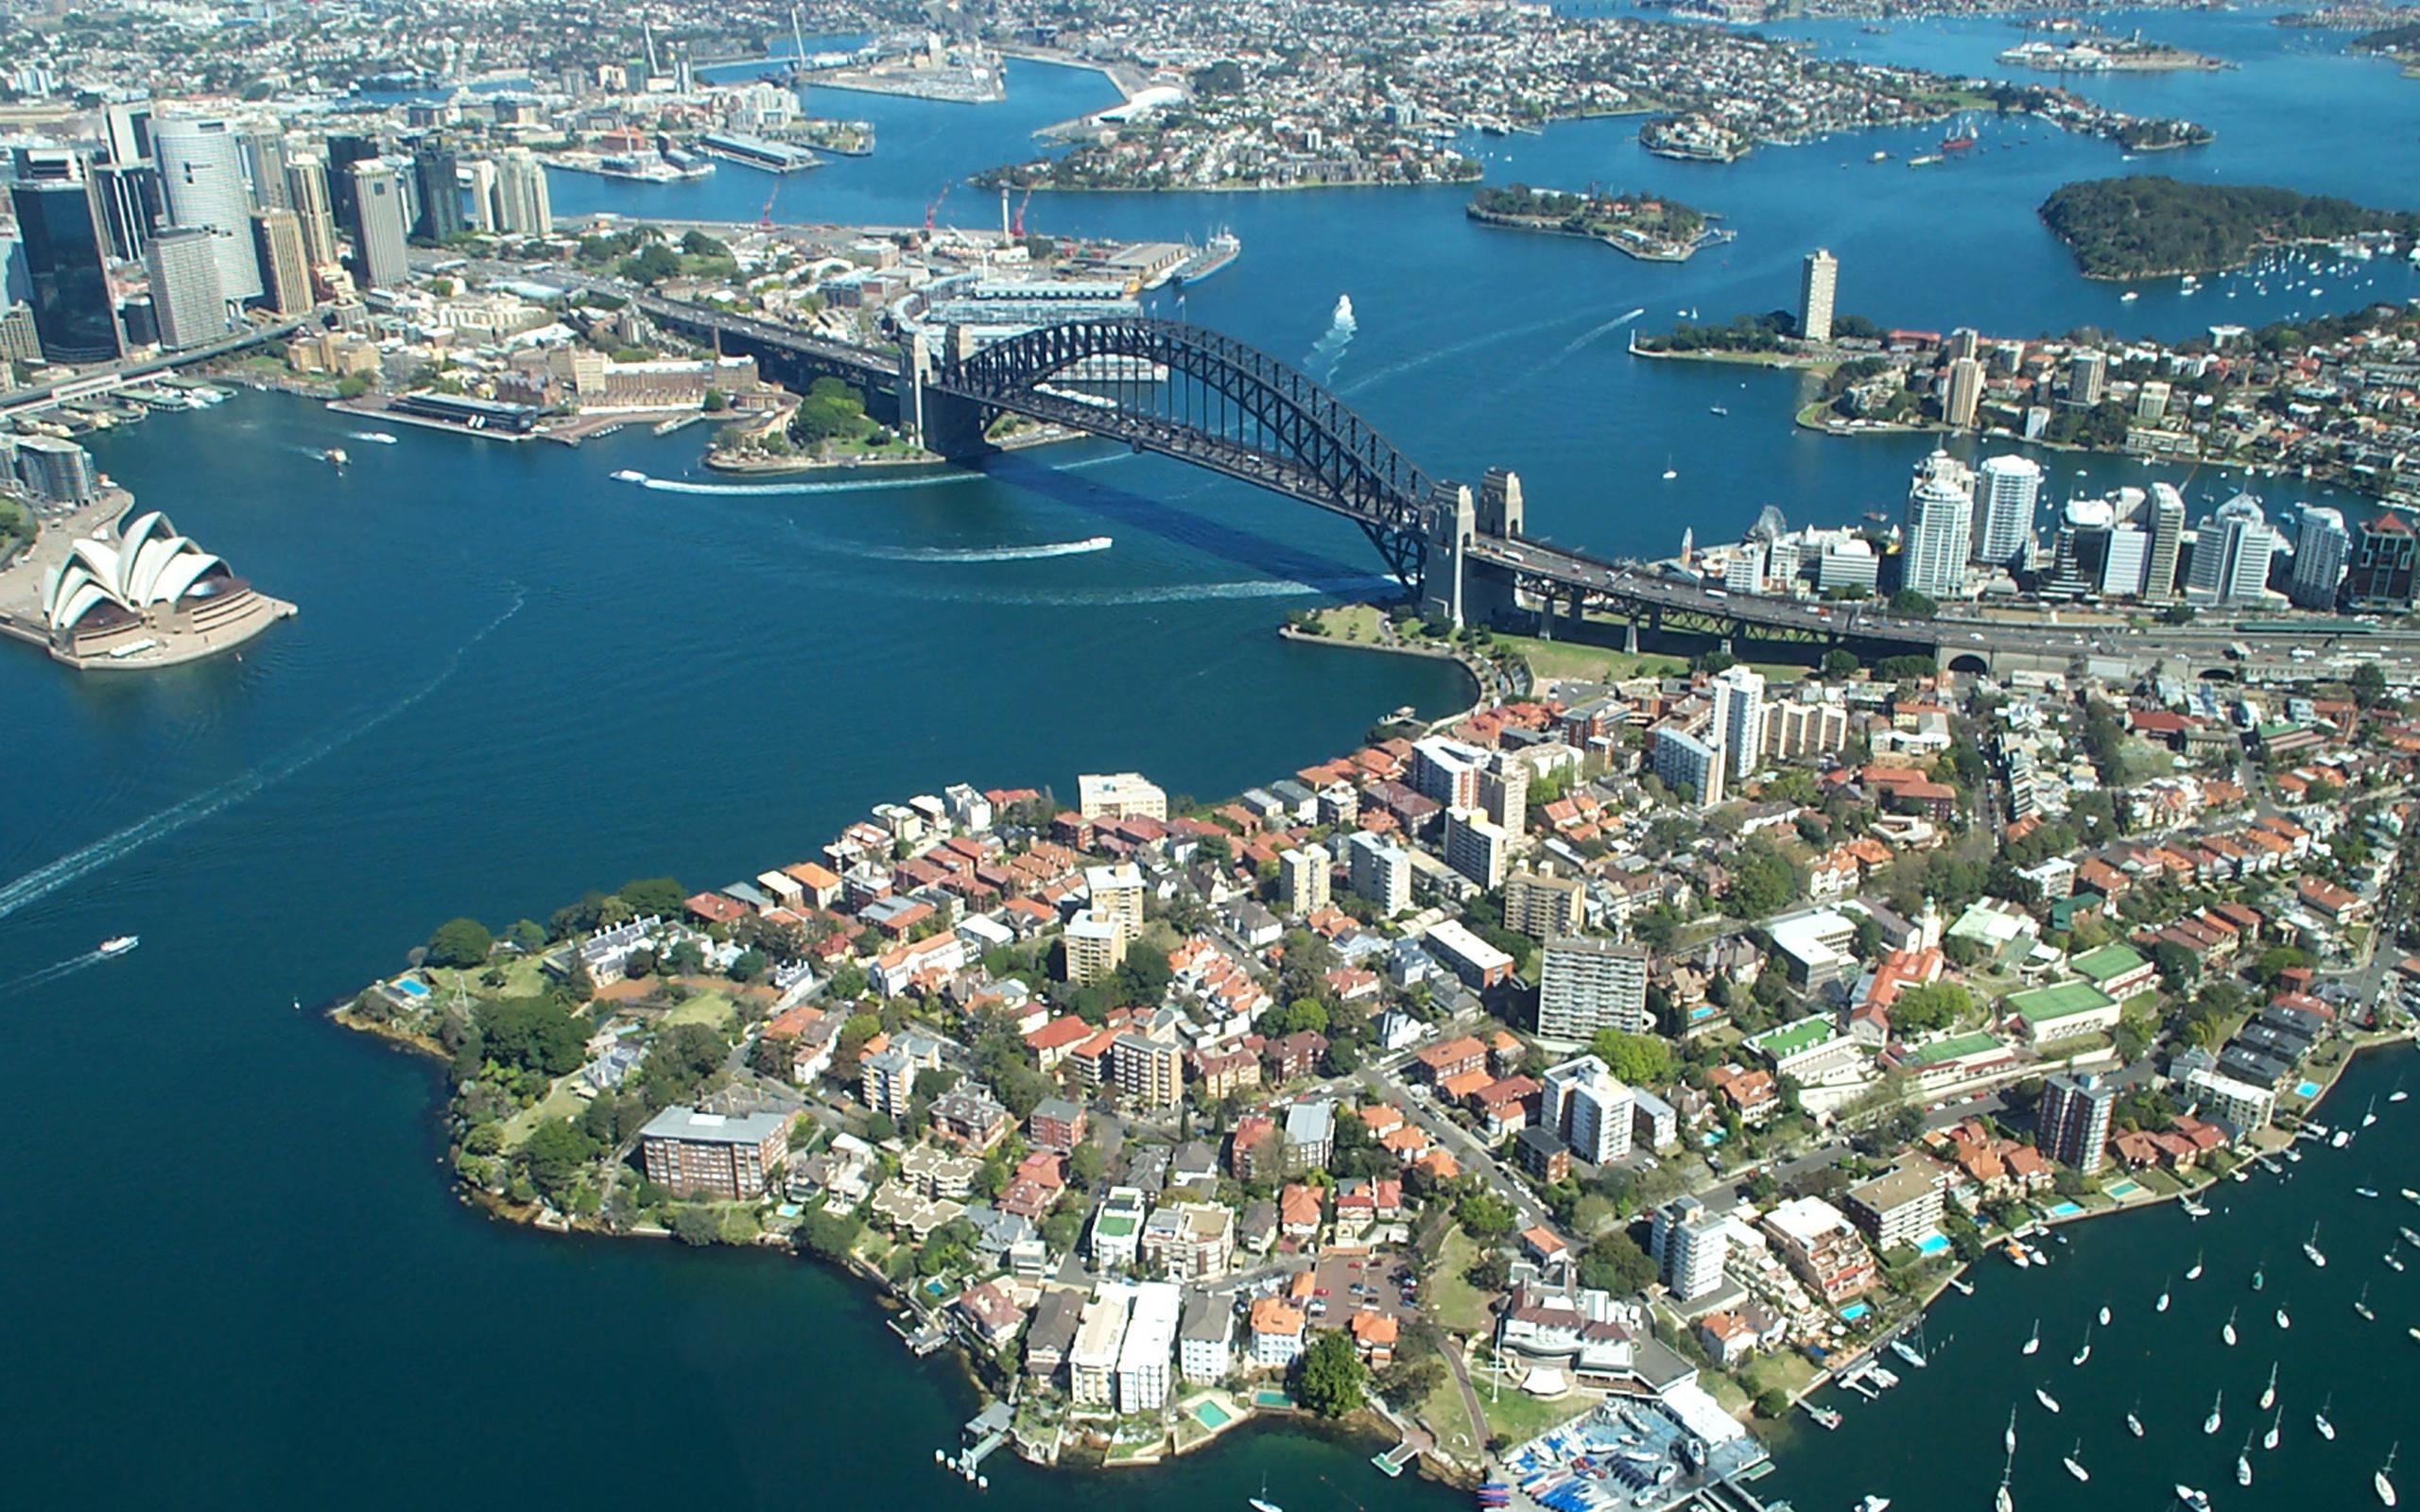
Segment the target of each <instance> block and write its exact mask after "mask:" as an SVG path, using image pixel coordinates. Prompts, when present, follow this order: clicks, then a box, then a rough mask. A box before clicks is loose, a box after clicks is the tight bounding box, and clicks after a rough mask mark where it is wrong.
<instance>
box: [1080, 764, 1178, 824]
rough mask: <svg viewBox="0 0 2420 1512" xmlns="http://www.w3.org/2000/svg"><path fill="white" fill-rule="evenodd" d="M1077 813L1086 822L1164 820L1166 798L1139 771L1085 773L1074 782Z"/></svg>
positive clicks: (1166, 809)
mask: <svg viewBox="0 0 2420 1512" xmlns="http://www.w3.org/2000/svg"><path fill="white" fill-rule="evenodd" d="M1076 811H1077V812H1078V813H1079V814H1081V815H1082V816H1084V817H1085V818H1088V819H1125V818H1134V817H1137V816H1140V817H1142V818H1147V819H1165V818H1167V816H1168V796H1167V794H1166V793H1165V792H1162V791H1161V790H1160V789H1159V788H1158V787H1157V786H1155V785H1153V784H1152V783H1150V782H1145V781H1144V780H1143V775H1142V774H1141V773H1140V772H1110V773H1106V774H1091V773H1087V774H1082V775H1080V776H1078V777H1077V779H1076Z"/></svg>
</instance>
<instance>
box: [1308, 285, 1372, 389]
mask: <svg viewBox="0 0 2420 1512" xmlns="http://www.w3.org/2000/svg"><path fill="white" fill-rule="evenodd" d="M1360 329H1361V322H1360V321H1358V320H1357V319H1355V318H1353V297H1352V296H1351V295H1348V294H1340V295H1338V296H1337V297H1336V309H1335V311H1334V312H1333V313H1332V314H1330V315H1329V317H1328V322H1327V331H1326V332H1325V333H1324V334H1323V335H1321V337H1320V338H1319V339H1318V340H1317V341H1314V342H1312V343H1311V350H1310V353H1309V355H1307V356H1305V358H1304V359H1303V370H1304V371H1305V372H1306V373H1309V374H1310V375H1311V376H1312V377H1314V378H1316V379H1318V380H1319V381H1320V382H1322V383H1323V384H1326V383H1334V382H1335V381H1336V367H1337V364H1339V363H1340V362H1342V361H1343V360H1344V349H1345V348H1347V347H1349V346H1351V345H1353V336H1354V333H1356V332H1357V331H1359V330H1360Z"/></svg>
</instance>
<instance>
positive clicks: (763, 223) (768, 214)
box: [756, 179, 782, 231]
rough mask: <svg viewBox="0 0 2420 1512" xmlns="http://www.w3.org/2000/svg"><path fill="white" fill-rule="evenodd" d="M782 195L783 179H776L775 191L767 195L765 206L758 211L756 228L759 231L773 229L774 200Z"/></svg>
mask: <svg viewBox="0 0 2420 1512" xmlns="http://www.w3.org/2000/svg"><path fill="white" fill-rule="evenodd" d="M781 197H782V180H779V179H775V180H773V192H772V193H771V194H769V195H767V196H766V197H765V208H764V209H762V210H760V211H758V212H756V229H757V230H758V231H771V230H772V229H773V201H774V200H776V199H779V198H781Z"/></svg>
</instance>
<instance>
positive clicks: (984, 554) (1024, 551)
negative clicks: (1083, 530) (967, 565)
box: [831, 536, 1112, 562]
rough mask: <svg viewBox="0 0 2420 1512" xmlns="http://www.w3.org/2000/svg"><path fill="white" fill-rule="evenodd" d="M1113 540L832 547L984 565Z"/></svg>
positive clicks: (1076, 552)
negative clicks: (1021, 543) (1024, 543)
mask: <svg viewBox="0 0 2420 1512" xmlns="http://www.w3.org/2000/svg"><path fill="white" fill-rule="evenodd" d="M1111 544H1112V542H1111V538H1109V537H1107V536H1087V537H1085V538H1084V539H1083V540H1081V541H1046V542H1045V543H1043V544H1041V545H1035V546H962V547H961V546H849V545H838V544H834V545H832V547H831V549H833V550H835V551H838V552H840V553H842V554H843V555H846V556H850V557H865V558H871V559H873V560H874V561H919V562H983V561H1040V560H1043V559H1044V558H1050V557H1081V556H1084V555H1086V554H1087V553H1090V552H1096V551H1107V550H1108V549H1109V548H1110V545H1111Z"/></svg>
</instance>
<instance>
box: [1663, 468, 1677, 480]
mask: <svg viewBox="0 0 2420 1512" xmlns="http://www.w3.org/2000/svg"><path fill="white" fill-rule="evenodd" d="M1680 475H1681V474H1680V471H1679V470H1678V469H1676V468H1666V469H1665V470H1664V481H1665V482H1667V483H1669V482H1671V481H1672V480H1673V479H1674V478H1677V477H1679V476H1680Z"/></svg>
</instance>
